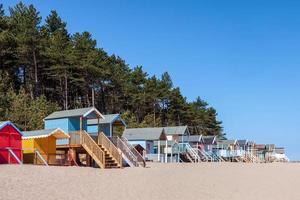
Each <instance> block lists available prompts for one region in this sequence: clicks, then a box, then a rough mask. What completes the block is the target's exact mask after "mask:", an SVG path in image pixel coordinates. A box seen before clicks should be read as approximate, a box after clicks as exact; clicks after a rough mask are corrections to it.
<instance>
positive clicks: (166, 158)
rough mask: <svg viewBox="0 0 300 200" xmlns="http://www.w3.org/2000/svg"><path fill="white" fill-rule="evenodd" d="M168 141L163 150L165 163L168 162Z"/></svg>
mask: <svg viewBox="0 0 300 200" xmlns="http://www.w3.org/2000/svg"><path fill="white" fill-rule="evenodd" d="M168 153H169V152H168V140H166V148H165V163H167V162H168Z"/></svg>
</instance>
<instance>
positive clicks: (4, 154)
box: [0, 133, 9, 164]
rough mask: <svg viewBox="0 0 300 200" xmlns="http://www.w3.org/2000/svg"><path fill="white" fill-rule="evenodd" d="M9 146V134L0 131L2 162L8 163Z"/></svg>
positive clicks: (0, 159)
mask: <svg viewBox="0 0 300 200" xmlns="http://www.w3.org/2000/svg"><path fill="white" fill-rule="evenodd" d="M6 147H9V134H6V133H0V164H7V163H8V151H7V149H5V148H6Z"/></svg>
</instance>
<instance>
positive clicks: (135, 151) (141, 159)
mask: <svg viewBox="0 0 300 200" xmlns="http://www.w3.org/2000/svg"><path fill="white" fill-rule="evenodd" d="M120 140H122V141H123V142H124V143H125V144H126V145H127V146H128V148H129V149H130V150H131V152H132V153H133V155H134V156H135V157H136V158H137V161H138V163H139V164H140V165H141V166H143V167H146V161H145V159H144V157H143V156H142V155H141V154H140V153H139V152H138V151H137V150H136V149H135V148H134V147H133V146H132V144H130V143H129V142H128V140H127V139H126V138H124V137H121V138H120Z"/></svg>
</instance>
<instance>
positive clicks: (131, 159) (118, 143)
mask: <svg viewBox="0 0 300 200" xmlns="http://www.w3.org/2000/svg"><path fill="white" fill-rule="evenodd" d="M111 141H112V142H113V143H114V145H115V146H116V147H117V148H118V149H120V150H121V152H122V153H123V154H124V155H125V156H126V158H127V159H128V160H129V162H131V163H130V164H132V165H133V166H134V167H138V166H139V163H138V160H137V157H136V156H135V155H134V154H133V153H132V151H131V150H130V148H129V147H128V146H127V145H126V144H125V142H124V141H122V140H121V139H120V138H119V137H117V136H115V137H111ZM128 164H129V163H128ZM130 164H129V165H130Z"/></svg>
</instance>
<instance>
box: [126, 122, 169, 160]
mask: <svg viewBox="0 0 300 200" xmlns="http://www.w3.org/2000/svg"><path fill="white" fill-rule="evenodd" d="M122 137H124V138H126V139H127V140H128V142H129V143H130V144H132V145H135V144H139V145H141V146H142V147H143V148H144V149H145V153H146V158H147V159H149V160H154V161H159V162H160V161H162V160H164V154H163V153H162V152H163V149H162V146H161V143H165V146H168V143H167V137H166V134H165V131H164V128H130V129H125V130H124V132H123V135H122ZM155 141H157V142H158V147H157V148H154V142H155Z"/></svg>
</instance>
